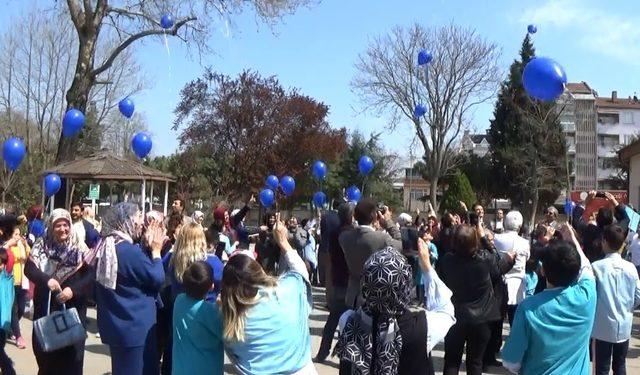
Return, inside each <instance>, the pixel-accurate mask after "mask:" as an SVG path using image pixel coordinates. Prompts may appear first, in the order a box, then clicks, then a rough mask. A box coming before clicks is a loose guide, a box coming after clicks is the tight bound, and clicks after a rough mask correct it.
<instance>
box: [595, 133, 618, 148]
mask: <svg viewBox="0 0 640 375" xmlns="http://www.w3.org/2000/svg"><path fill="white" fill-rule="evenodd" d="M598 144H599V145H600V147H607V148H611V147H615V146H618V145H619V144H620V137H619V136H617V135H616V136H604V135H599V136H598Z"/></svg>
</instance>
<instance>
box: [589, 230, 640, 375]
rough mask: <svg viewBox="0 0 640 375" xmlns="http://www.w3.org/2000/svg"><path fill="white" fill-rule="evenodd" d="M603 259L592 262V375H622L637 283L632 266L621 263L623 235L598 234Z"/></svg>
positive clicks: (639, 296) (638, 300) (639, 300)
mask: <svg viewBox="0 0 640 375" xmlns="http://www.w3.org/2000/svg"><path fill="white" fill-rule="evenodd" d="M602 239H603V241H602V249H603V250H604V252H605V257H604V259H602V260H599V261H597V262H594V263H593V264H592V266H593V273H594V275H595V277H596V292H597V299H596V300H597V304H596V317H595V321H594V322H593V332H592V333H591V337H592V338H594V339H595V341H596V345H595V349H596V350H595V362H596V372H595V373H596V375H605V374H609V370H610V369H611V365H612V358H613V373H614V374H615V375H618V374H625V373H626V370H625V360H626V357H627V351H628V349H629V339H630V338H631V327H632V325H633V309H634V308H635V307H636V306H638V304H640V281H638V273H637V271H636V269H635V267H634V266H633V264H632V263H630V262H628V261H626V260H624V259H622V257H621V256H620V250H621V249H622V245H623V244H624V232H623V230H622V228H620V227H619V226H617V225H609V226H607V227H605V228H604V231H603V233H602Z"/></svg>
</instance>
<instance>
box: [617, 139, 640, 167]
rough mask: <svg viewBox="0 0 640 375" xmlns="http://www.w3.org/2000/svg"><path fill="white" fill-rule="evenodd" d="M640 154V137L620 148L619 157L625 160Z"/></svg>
mask: <svg viewBox="0 0 640 375" xmlns="http://www.w3.org/2000/svg"><path fill="white" fill-rule="evenodd" d="M638 154H640V139H638V140H637V141H635V142H631V143H630V144H628V145H627V146H625V147H623V148H621V149H620V150H618V157H619V158H620V160H622V161H624V162H626V161H628V160H629V159H631V158H632V157H633V156H635V155H638Z"/></svg>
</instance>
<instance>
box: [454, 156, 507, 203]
mask: <svg viewBox="0 0 640 375" xmlns="http://www.w3.org/2000/svg"><path fill="white" fill-rule="evenodd" d="M459 168H460V170H461V171H462V172H463V173H464V174H465V176H467V178H468V179H469V183H470V184H471V186H473V188H474V190H475V193H476V196H477V197H478V201H479V202H481V203H483V204H485V205H486V204H489V203H490V202H491V199H492V198H493V197H494V196H496V190H499V188H500V187H499V186H498V185H497V184H496V181H495V178H494V171H493V163H492V160H491V155H489V154H487V155H485V156H483V157H480V156H478V155H476V154H468V155H461V162H460V166H459Z"/></svg>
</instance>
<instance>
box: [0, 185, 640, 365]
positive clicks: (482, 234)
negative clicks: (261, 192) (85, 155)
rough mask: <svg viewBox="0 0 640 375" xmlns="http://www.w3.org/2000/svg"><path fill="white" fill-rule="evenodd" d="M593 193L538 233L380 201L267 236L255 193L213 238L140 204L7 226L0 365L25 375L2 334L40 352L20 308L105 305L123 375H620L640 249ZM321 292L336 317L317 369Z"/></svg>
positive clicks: (178, 217)
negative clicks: (438, 368) (439, 349)
mask: <svg viewBox="0 0 640 375" xmlns="http://www.w3.org/2000/svg"><path fill="white" fill-rule="evenodd" d="M595 197H596V192H591V193H589V196H588V197H587V200H586V202H585V204H584V205H583V206H578V207H576V209H575V210H574V212H573V215H571V217H570V218H568V220H567V221H566V222H562V220H561V218H560V216H559V214H558V211H557V210H556V209H555V208H554V207H550V208H548V209H547V210H545V216H544V219H543V220H542V221H541V222H540V223H538V224H537V225H536V227H535V228H534V229H533V231H529V230H528V229H526V228H525V226H524V223H523V221H524V220H523V217H522V215H521V214H520V212H518V211H515V210H514V211H510V212H507V213H506V215H505V213H504V212H503V211H502V210H497V211H496V215H495V219H494V220H492V221H487V220H486V218H485V211H484V207H483V206H482V205H480V204H474V205H473V207H472V209H471V210H468V209H467V207H466V205H465V204H464V203H462V202H461V204H460V208H459V209H458V210H456V211H455V212H445V213H443V214H442V215H441V217H440V219H438V216H437V215H436V213H435V212H433V210H429V212H427V213H426V215H425V214H424V213H420V212H416V215H415V217H411V215H409V214H407V213H402V214H400V215H397V216H396V215H394V213H393V212H392V211H391V210H390V209H389V208H388V207H386V206H385V205H384V204H381V203H379V202H377V201H375V200H374V199H371V198H363V199H361V200H360V201H359V202H357V203H354V202H341V201H337V202H336V203H335V204H334V206H333V207H332V209H331V210H327V211H324V212H323V213H322V214H321V215H319V216H318V217H311V218H308V219H303V220H299V218H296V217H294V216H291V217H289V218H287V220H284V219H285V218H284V217H281V216H280V213H279V212H276V211H270V210H267V211H266V212H264V215H263V222H262V223H261V224H262V225H261V226H259V227H258V228H256V229H255V230H252V229H250V228H248V227H246V226H245V224H244V219H245V217H246V215H247V213H248V212H249V210H250V209H251V208H250V207H251V206H252V204H253V203H254V202H255V200H254V199H253V197H252V198H251V199H249V200H248V201H247V203H246V204H245V205H244V206H243V207H242V208H239V209H235V210H231V208H230V207H228V206H227V205H225V204H220V205H218V206H217V207H216V208H215V209H214V210H213V211H212V213H211V215H210V216H211V223H210V225H208V226H206V225H205V222H206V221H207V216H208V215H206V214H205V213H204V212H202V211H194V212H193V213H192V215H188V214H187V209H186V205H185V202H184V201H183V200H181V199H175V200H174V201H173V205H172V210H171V213H170V214H169V215H167V216H166V217H165V216H164V215H162V214H161V213H160V212H157V211H149V212H146V213H143V212H142V211H141V209H140V208H139V207H138V205H136V204H135V203H127V202H125V203H119V204H116V205H114V206H113V207H110V208H109V209H108V210H107V211H106V212H105V213H104V215H102V217H101V218H100V220H97V219H96V217H95V215H94V214H93V212H92V211H91V210H90V209H88V208H84V207H83V205H82V204H80V203H73V204H71V206H70V207H69V211H67V210H66V209H61V208H58V209H55V210H52V211H51V212H50V213H49V214H48V215H46V218H45V215H44V208H43V207H42V206H33V207H30V208H29V209H28V210H27V212H26V214H25V215H24V216H15V215H11V214H6V215H2V216H0V245H1V248H0V290H5V289H2V288H4V286H3V285H6V286H7V287H8V288H9V289H6V290H10V292H9V295H10V297H11V298H0V322H1V323H2V324H3V326H2V327H1V328H2V329H0V342H1V346H0V370H1V371H2V374H3V375H5V374H9V375H10V374H15V371H14V369H13V363H12V361H11V359H10V358H9V357H8V356H7V354H6V352H5V350H4V345H5V341H6V340H7V339H9V338H12V339H13V340H14V342H15V344H16V346H17V347H19V348H26V347H27V343H26V342H25V340H24V338H23V337H22V334H21V331H20V319H21V318H22V316H23V315H24V314H25V308H27V307H30V310H31V312H32V315H33V320H34V322H35V323H34V326H35V325H36V323H38V322H42V321H44V320H46V319H47V318H48V317H49V316H50V314H52V313H66V312H68V311H73V312H74V313H75V314H77V316H78V317H79V319H80V321H81V322H82V323H83V324H84V325H86V324H87V308H88V307H90V306H95V308H96V310H97V324H98V331H99V334H98V335H99V337H100V339H101V340H102V342H103V343H104V344H106V345H108V346H109V350H110V357H111V371H112V373H113V374H114V375H121V374H122V375H124V374H127V375H131V374H141V375H147V374H149V375H151V374H153V375H158V374H177V375H179V374H189V375H193V374H211V373H213V374H222V373H223V369H224V354H225V353H226V354H227V356H228V358H229V360H230V361H231V362H232V364H233V365H234V366H235V368H236V369H237V371H238V372H240V373H242V374H275V373H283V374H315V373H316V369H315V365H314V362H316V363H322V362H324V361H326V359H327V358H328V357H329V356H330V355H331V356H334V357H336V358H337V359H338V360H339V363H340V365H339V370H338V372H339V373H340V374H345V375H346V374H434V373H435V369H434V363H433V360H432V356H431V351H432V349H433V348H434V347H435V346H436V345H437V344H439V343H441V342H444V353H445V356H444V366H443V368H442V371H443V373H444V374H457V373H459V371H460V368H461V365H462V360H463V356H464V357H465V367H466V372H467V373H468V374H481V373H482V372H483V371H486V370H487V369H488V368H490V367H494V366H504V367H505V368H507V369H509V370H510V371H512V372H513V373H522V374H588V373H590V368H591V362H593V363H594V366H595V369H596V373H597V374H608V373H609V371H610V369H613V372H614V374H625V358H626V355H627V351H628V347H629V339H630V336H631V327H632V319H633V310H634V309H635V308H636V307H637V306H638V304H640V282H639V281H638V272H639V271H640V268H639V269H636V268H635V267H634V265H633V264H632V263H630V262H628V261H627V260H625V258H627V259H628V258H629V257H630V256H631V257H632V260H634V261H636V262H637V263H640V259H637V258H640V254H638V253H640V252H639V251H638V249H640V240H639V239H638V236H637V235H636V234H635V233H636V231H637V228H630V227H629V217H628V214H627V208H626V207H625V205H623V204H620V203H619V202H617V201H616V199H615V198H614V197H613V196H611V195H610V194H607V195H606V199H607V203H608V204H607V205H606V206H604V207H602V208H600V209H599V210H598V211H597V212H585V211H588V210H589V208H588V207H589V202H590V201H591V200H593V199H595ZM2 283H5V284H2ZM313 285H322V286H324V287H325V291H326V307H327V309H328V311H329V315H328V318H327V321H326V323H325V326H324V329H323V333H322V342H321V344H320V347H319V350H318V352H317V353H315V354H316V355H315V357H313V356H312V353H311V336H310V329H309V315H310V314H311V311H312V309H313V301H312V286H313ZM29 296H31V298H29ZM29 299H30V300H31V303H28V302H27V301H28V300H29ZM505 322H507V323H508V324H509V326H510V333H509V337H508V338H507V340H506V341H505V342H504V343H503V342H502V330H503V324H505ZM336 331H337V332H338V339H337V341H335V340H334V338H335V334H336ZM51 335H53V336H55V335H56V333H55V332H44V333H42V332H38V334H35V333H34V335H33V339H32V342H31V346H32V350H33V353H34V355H35V358H36V362H37V365H38V368H39V372H38V373H39V374H82V373H83V363H84V351H85V339H84V338H83V339H75V340H74V341H72V342H65V345H64V346H63V347H60V348H56V349H54V350H51V349H50V348H49V346H50V345H49V341H55V340H56V339H59V338H56V337H51ZM334 341H335V342H334ZM312 357H313V359H312ZM498 358H501V359H502V362H500V361H498Z"/></svg>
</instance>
